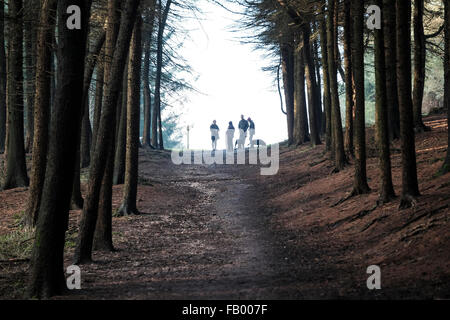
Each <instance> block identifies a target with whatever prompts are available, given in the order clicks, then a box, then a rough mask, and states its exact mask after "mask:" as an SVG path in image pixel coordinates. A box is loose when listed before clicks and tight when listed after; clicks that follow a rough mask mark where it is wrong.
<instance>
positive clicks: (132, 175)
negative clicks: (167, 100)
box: [118, 18, 142, 215]
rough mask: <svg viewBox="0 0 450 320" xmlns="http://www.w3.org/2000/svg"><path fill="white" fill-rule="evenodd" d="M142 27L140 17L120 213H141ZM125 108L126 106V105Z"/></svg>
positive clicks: (130, 75)
mask: <svg viewBox="0 0 450 320" xmlns="http://www.w3.org/2000/svg"><path fill="white" fill-rule="evenodd" d="M141 29H142V20H141V19H140V18H138V19H137V20H136V23H135V26H134V33H133V39H132V42H131V46H130V58H129V62H128V65H129V69H128V104H127V117H126V119H127V142H126V146H127V152H126V174H125V186H124V191H123V202H122V205H121V206H120V209H119V211H118V214H119V215H131V214H139V211H138V209H137V206H136V198H137V184H138V165H139V123H140V119H139V118H140V101H139V100H140V99H139V98H140V85H139V81H140V79H141V56H142V47H141V32H142V31H141ZM124 108H125V106H124Z"/></svg>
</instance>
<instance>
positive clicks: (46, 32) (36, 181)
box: [24, 0, 57, 227]
mask: <svg viewBox="0 0 450 320" xmlns="http://www.w3.org/2000/svg"><path fill="white" fill-rule="evenodd" d="M56 8H57V1H56V0H41V10H40V11H41V13H40V26H41V28H40V29H39V33H38V44H37V52H36V53H37V58H36V94H35V98H34V108H33V109H34V130H35V132H34V137H33V157H32V164H31V179H30V190H29V196H28V204H27V209H26V213H25V219H24V220H25V221H24V222H25V224H26V225H27V226H29V227H34V226H35V225H36V222H37V218H38V213H39V206H40V203H41V195H42V188H43V186H44V179H45V169H46V164H47V149H48V124H49V120H50V101H51V98H50V81H51V74H50V69H51V59H52V47H51V45H52V36H53V30H54V28H55V18H56V17H55V15H56V13H55V12H56Z"/></svg>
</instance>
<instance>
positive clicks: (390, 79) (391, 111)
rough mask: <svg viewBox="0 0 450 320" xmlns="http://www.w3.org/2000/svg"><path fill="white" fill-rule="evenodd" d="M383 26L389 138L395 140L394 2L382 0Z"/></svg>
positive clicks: (397, 124) (397, 116)
mask: <svg viewBox="0 0 450 320" xmlns="http://www.w3.org/2000/svg"><path fill="white" fill-rule="evenodd" d="M383 8H384V9H383V10H384V11H383V25H384V35H385V37H384V46H385V52H384V54H385V59H386V89H387V104H388V122H389V138H390V140H395V139H398V138H400V114H399V109H398V90H397V72H396V68H397V67H396V66H397V61H396V59H397V38H396V35H395V32H394V31H393V30H396V25H397V22H396V13H395V1H393V0H383Z"/></svg>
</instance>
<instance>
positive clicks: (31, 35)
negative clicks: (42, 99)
mask: <svg viewBox="0 0 450 320" xmlns="http://www.w3.org/2000/svg"><path fill="white" fill-rule="evenodd" d="M38 9H39V1H36V0H27V1H25V2H24V24H23V25H24V33H23V34H24V44H25V58H24V67H25V73H24V74H25V79H24V80H25V81H24V89H25V91H24V93H25V95H24V98H25V106H26V120H27V121H26V130H25V131H26V136H25V152H26V153H29V152H31V150H32V148H33V134H34V129H33V124H34V121H33V116H34V112H33V107H34V101H33V100H34V93H35V66H36V60H35V57H36V31H37V28H36V24H37V19H36V18H35V12H36V11H37V10H38Z"/></svg>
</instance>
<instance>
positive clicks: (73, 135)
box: [28, 0, 91, 298]
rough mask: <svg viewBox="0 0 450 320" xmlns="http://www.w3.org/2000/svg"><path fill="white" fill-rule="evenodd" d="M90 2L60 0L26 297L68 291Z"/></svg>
mask: <svg viewBox="0 0 450 320" xmlns="http://www.w3.org/2000/svg"><path fill="white" fill-rule="evenodd" d="M70 5H77V6H79V7H80V9H81V19H82V27H81V30H76V31H74V30H69V29H68V28H67V27H66V21H67V19H68V17H69V14H67V13H66V10H67V7H68V6H70ZM90 6H91V2H90V1H85V0H70V1H69V0H58V11H57V12H58V18H59V19H58V84H57V88H56V94H55V105H54V108H53V116H52V124H51V130H50V143H49V157H48V162H47V169H46V174H45V183H44V189H43V193H42V201H41V206H40V209H39V217H38V222H37V228H36V236H35V238H36V239H35V242H34V247H33V254H32V259H31V278H30V282H29V288H28V295H29V297H33V298H48V297H51V296H53V295H57V294H61V293H63V291H64V290H65V287H66V283H65V277H64V269H63V267H64V258H63V256H64V243H65V232H66V230H67V226H68V217H69V206H70V196H71V194H72V184H73V171H74V168H75V156H76V150H77V145H78V134H77V133H78V131H79V126H80V124H81V114H82V104H83V103H82V95H83V70H84V57H85V53H86V40H87V30H88V17H89V16H90V15H89V11H90Z"/></svg>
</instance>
